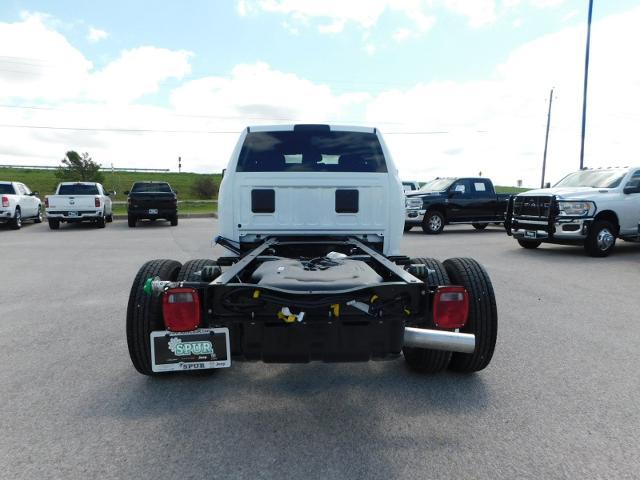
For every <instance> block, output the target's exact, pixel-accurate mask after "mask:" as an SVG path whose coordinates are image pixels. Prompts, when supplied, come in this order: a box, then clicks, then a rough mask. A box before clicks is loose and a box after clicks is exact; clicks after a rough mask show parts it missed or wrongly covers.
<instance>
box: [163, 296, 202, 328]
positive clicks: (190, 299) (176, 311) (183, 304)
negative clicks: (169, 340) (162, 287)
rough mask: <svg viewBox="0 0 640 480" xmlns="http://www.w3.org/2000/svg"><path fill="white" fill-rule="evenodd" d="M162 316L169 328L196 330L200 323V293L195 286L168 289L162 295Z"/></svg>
mask: <svg viewBox="0 0 640 480" xmlns="http://www.w3.org/2000/svg"><path fill="white" fill-rule="evenodd" d="M162 316H163V318H164V325H165V327H167V330H170V331H172V332H188V331H191V330H195V329H196V328H198V325H200V295H198V292H197V291H196V290H194V289H193V288H171V289H169V290H167V291H166V292H165V294H164V296H163V297H162Z"/></svg>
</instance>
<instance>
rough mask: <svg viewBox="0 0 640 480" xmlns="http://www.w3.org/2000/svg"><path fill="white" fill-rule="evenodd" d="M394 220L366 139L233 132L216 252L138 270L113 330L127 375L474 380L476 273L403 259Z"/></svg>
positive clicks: (483, 310) (481, 276)
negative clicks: (323, 373) (256, 370)
mask: <svg viewBox="0 0 640 480" xmlns="http://www.w3.org/2000/svg"><path fill="white" fill-rule="evenodd" d="M403 213H404V195H403V191H402V184H401V182H400V180H399V178H398V174H397V170H396V167H395V165H394V164H393V160H392V159H391V156H390V154H389V151H388V150H387V147H386V146H385V143H384V141H383V139H382V136H381V134H380V132H379V131H378V130H377V129H374V128H358V127H340V126H329V125H289V126H273V127H265V126H260V127H249V128H246V129H245V130H244V131H243V132H242V134H241V135H240V139H239V141H238V143H237V146H236V148H235V150H234V151H233V154H232V156H231V160H230V162H229V165H228V168H227V169H226V174H225V176H224V178H223V181H222V184H221V187H220V194H219V216H220V229H219V235H218V237H217V239H216V240H217V243H218V244H220V245H222V246H223V247H225V248H226V250H228V252H229V254H228V255H227V256H224V257H220V258H218V259H196V260H190V261H187V262H186V263H184V264H180V263H179V262H177V261H174V260H151V261H149V262H147V263H145V264H144V265H143V266H142V267H141V268H140V270H139V272H138V274H137V275H136V277H135V279H134V281H133V285H132V287H131V293H130V298H129V304H128V308H127V322H126V324H127V342H128V347H129V353H130V356H131V361H132V362H133V365H134V367H135V368H136V369H137V370H138V371H139V372H140V373H142V374H145V375H154V374H160V373H164V372H172V371H185V370H192V369H214V368H223V367H229V366H230V365H231V364H232V362H234V361H236V360H248V361H252V360H253V361H263V362H309V361H314V360H317V361H325V362H347V361H367V360H370V359H394V358H398V357H400V356H404V359H405V360H406V362H407V363H408V365H409V366H410V367H411V368H413V369H415V370H418V371H421V372H436V371H439V370H443V369H445V368H447V367H448V368H450V369H453V370H456V371H460V372H475V371H478V370H482V369H483V368H485V367H486V366H487V365H488V364H489V362H490V361H491V357H492V355H493V351H494V346H495V342H496V334H497V312H496V302H495V298H494V293H493V288H492V285H491V281H490V279H489V276H488V275H487V273H486V271H485V270H484V268H483V267H482V266H480V265H479V264H478V263H477V262H476V261H474V260H472V259H469V258H452V259H449V260H446V261H444V262H443V263H441V262H439V261H438V260H435V259H432V258H429V257H428V255H424V256H422V257H417V258H409V257H407V256H405V255H402V254H401V252H400V242H401V239H402V233H403V226H404V215H403Z"/></svg>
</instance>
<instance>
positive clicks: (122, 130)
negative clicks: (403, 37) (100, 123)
mask: <svg viewBox="0 0 640 480" xmlns="http://www.w3.org/2000/svg"><path fill="white" fill-rule="evenodd" d="M0 128H27V129H37V130H66V131H81V132H109V133H188V134H213V135H217V134H220V135H227V134H228V135H231V134H234V135H236V134H238V133H239V132H240V131H241V130H242V129H239V130H233V131H231V130H164V129H154V128H91V127H55V126H52V125H17V124H0ZM449 133H451V132H449V131H444V130H431V131H429V130H425V131H408V132H401V131H400V132H385V133H384V134H385V135H445V134H449ZM475 133H487V132H486V131H482V130H478V131H476V132H475Z"/></svg>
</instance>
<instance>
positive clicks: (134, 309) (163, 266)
mask: <svg viewBox="0 0 640 480" xmlns="http://www.w3.org/2000/svg"><path fill="white" fill-rule="evenodd" d="M180 267H181V265H180V262H176V261H175V260H151V261H149V262H147V263H145V264H144V265H143V266H142V267H141V268H140V270H138V274H137V275H136V278H135V280H134V281H133V285H132V286H131V293H130V294H129V304H128V305H127V346H128V347H129V357H130V358H131V362H132V363H133V366H134V367H135V368H136V370H138V372H140V373H142V374H143V375H156V373H154V372H153V371H152V370H151V345H150V341H149V335H151V332H153V331H154V330H164V322H163V320H162V298H161V297H157V296H150V295H147V294H146V293H144V291H143V288H144V283H145V281H146V280H147V278H155V277H160V279H161V280H173V281H175V280H176V279H177V277H178V272H179V271H180Z"/></svg>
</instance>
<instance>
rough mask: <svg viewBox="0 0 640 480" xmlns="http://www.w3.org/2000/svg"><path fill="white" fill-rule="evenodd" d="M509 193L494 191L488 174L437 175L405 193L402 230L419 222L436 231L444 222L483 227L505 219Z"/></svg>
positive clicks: (425, 229) (429, 229)
mask: <svg viewBox="0 0 640 480" xmlns="http://www.w3.org/2000/svg"><path fill="white" fill-rule="evenodd" d="M508 201H509V195H508V194H497V193H496V191H495V189H494V188H493V182H492V181H491V180H489V179H488V178H476V177H464V178H437V179H435V180H432V181H431V182H429V183H427V184H426V185H425V186H423V187H422V188H421V189H420V190H417V191H413V192H407V193H406V201H405V206H406V212H405V219H404V231H405V232H408V231H409V230H411V229H412V228H413V227H415V226H417V225H420V226H422V230H423V231H424V232H425V233H430V234H438V233H440V232H442V230H443V229H444V226H445V225H449V224H457V223H469V224H471V225H473V226H474V228H476V229H477V230H483V229H484V228H486V227H487V225H489V224H490V223H504V218H505V217H504V216H505V211H506V208H507V202H508Z"/></svg>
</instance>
